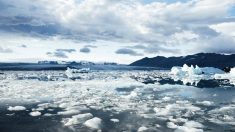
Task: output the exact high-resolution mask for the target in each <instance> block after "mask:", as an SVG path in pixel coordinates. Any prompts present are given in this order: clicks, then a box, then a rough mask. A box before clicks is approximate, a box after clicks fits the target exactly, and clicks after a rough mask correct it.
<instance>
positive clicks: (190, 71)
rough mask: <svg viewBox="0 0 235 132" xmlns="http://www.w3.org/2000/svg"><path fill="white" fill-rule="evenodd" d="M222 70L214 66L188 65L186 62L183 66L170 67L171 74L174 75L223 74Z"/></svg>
mask: <svg viewBox="0 0 235 132" xmlns="http://www.w3.org/2000/svg"><path fill="white" fill-rule="evenodd" d="M223 73H224V71H222V70H220V69H218V68H214V67H203V68H200V67H199V66H197V65H196V66H195V68H194V66H193V65H191V66H190V67H189V66H188V65H187V64H184V65H183V67H172V68H171V72H170V74H171V75H176V76H192V75H214V74H223Z"/></svg>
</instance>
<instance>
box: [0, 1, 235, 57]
mask: <svg viewBox="0 0 235 132" xmlns="http://www.w3.org/2000/svg"><path fill="white" fill-rule="evenodd" d="M0 1H1V2H2V3H4V4H2V5H0V6H5V7H6V8H2V9H1V12H0V26H1V28H0V29H1V30H4V31H5V32H12V31H13V32H17V33H19V34H20V35H22V34H21V33H22V32H23V33H24V34H28V33H30V35H33V37H35V36H34V35H35V34H37V35H38V36H40V37H42V38H43V36H46V37H48V36H50V35H51V36H50V37H52V38H53V37H55V36H61V37H62V38H66V39H72V40H73V41H76V42H77V41H79V42H86V43H88V42H91V41H93V42H94V44H93V45H94V46H97V44H100V43H99V42H98V41H105V42H114V43H115V44H116V45H117V46H114V45H112V44H113V43H112V44H108V45H109V47H111V48H110V49H113V48H116V49H115V50H111V51H113V52H114V54H115V51H116V50H117V49H120V48H122V47H121V46H120V45H121V43H125V44H129V45H126V46H129V47H131V46H134V45H143V47H142V49H141V48H139V49H138V50H140V52H141V53H142V51H143V52H144V55H157V54H162V55H165V54H169V53H172V55H181V54H191V53H194V52H206V51H211V52H213V50H214V51H215V52H219V50H217V48H220V46H219V44H213V43H215V42H214V41H215V40H217V39H219V40H221V41H219V42H221V43H222V42H224V43H226V44H224V50H221V52H222V51H223V52H227V51H226V50H225V49H228V48H229V49H230V50H231V48H232V49H233V45H231V44H228V42H230V43H232V42H233V39H234V38H232V37H230V36H234V27H235V25H234V22H235V19H234V18H232V17H231V16H230V13H229V11H230V9H231V8H232V7H233V6H234V5H235V1H234V0H224V1H223V2H221V1H220V0H189V1H187V2H174V3H166V2H151V3H143V2H141V1H140V0H95V1H94V0H37V1H32V0H18V1H15V0H7V1H3V0H0ZM22 24H24V26H22ZM48 25H50V26H48ZM27 26H29V27H28V28H29V29H31V30H29V29H28V28H27ZM30 26H31V27H33V28H30ZM49 27H50V28H49ZM40 28H43V30H40ZM10 29H11V30H10ZM26 29H27V30H26ZM8 30H10V31H8ZM45 30H46V31H45ZM44 31H45V32H46V33H45V32H44ZM37 35H36V36H37ZM50 37H49V38H50ZM225 40H226V41H225ZM26 43H28V42H26ZM232 44H233V43H232ZM65 45H66V44H65ZM118 45H119V46H118ZM214 46H218V47H217V48H212V47H214ZM83 47H84V46H83ZM139 47H141V46H139ZM80 48H81V47H80ZM97 49H99V48H97ZM141 50H142V51H141ZM176 51H177V52H176ZM138 52H139V51H138ZM44 54H45V52H44ZM90 54H91V53H90ZM90 54H89V55H90ZM85 58H86V57H85ZM131 59H133V58H131Z"/></svg>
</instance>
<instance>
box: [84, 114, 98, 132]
mask: <svg viewBox="0 0 235 132" xmlns="http://www.w3.org/2000/svg"><path fill="white" fill-rule="evenodd" d="M84 125H85V126H87V127H89V128H92V129H98V130H99V129H101V126H102V120H101V119H100V118H98V117H94V118H92V119H90V120H87V121H86V122H85V123H84Z"/></svg>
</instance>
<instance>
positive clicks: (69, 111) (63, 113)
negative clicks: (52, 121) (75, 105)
mask: <svg viewBox="0 0 235 132" xmlns="http://www.w3.org/2000/svg"><path fill="white" fill-rule="evenodd" d="M78 113H80V111H79V110H75V109H72V110H67V111H60V112H57V114H58V115H74V114H78Z"/></svg>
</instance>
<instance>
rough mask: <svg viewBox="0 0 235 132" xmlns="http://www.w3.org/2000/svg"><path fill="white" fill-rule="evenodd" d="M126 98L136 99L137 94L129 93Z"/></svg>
mask: <svg viewBox="0 0 235 132" xmlns="http://www.w3.org/2000/svg"><path fill="white" fill-rule="evenodd" d="M126 97H127V98H129V99H133V98H136V97H138V94H137V92H135V91H132V92H131V93H130V94H129V95H127V96H126Z"/></svg>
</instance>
